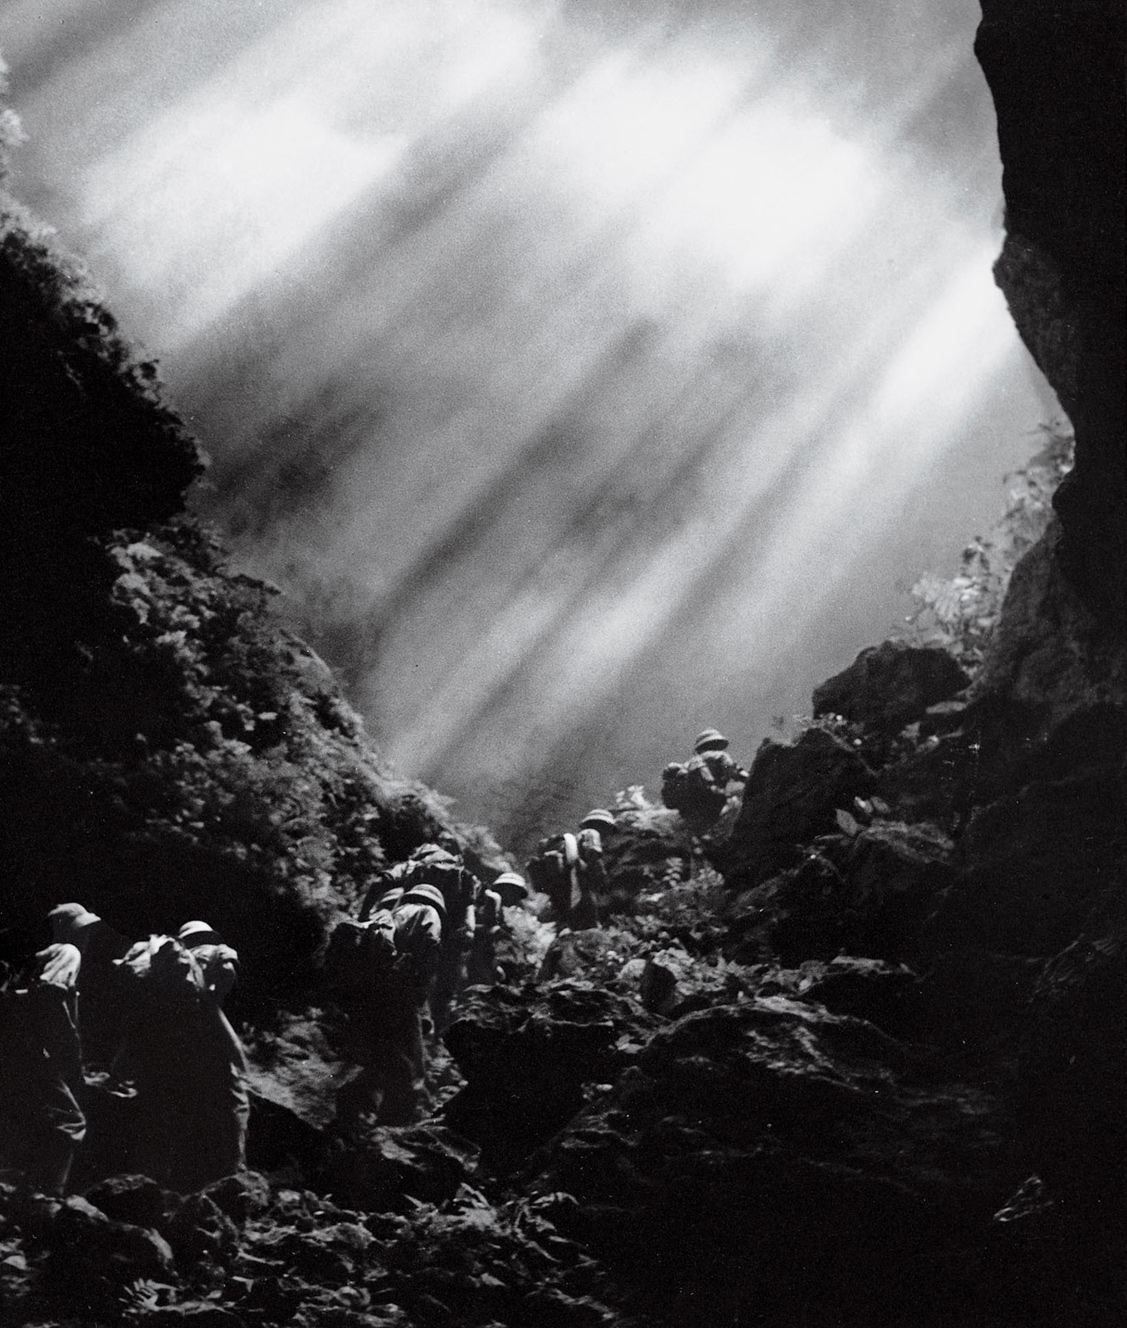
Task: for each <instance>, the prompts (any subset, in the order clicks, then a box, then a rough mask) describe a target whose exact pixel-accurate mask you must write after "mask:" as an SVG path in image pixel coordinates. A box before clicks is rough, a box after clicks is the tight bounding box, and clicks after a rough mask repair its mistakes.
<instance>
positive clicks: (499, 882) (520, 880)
mask: <svg viewBox="0 0 1127 1328" xmlns="http://www.w3.org/2000/svg"><path fill="white" fill-rule="evenodd" d="M490 889H492V890H496V891H497V893H498V894H499V895H500V896H501V902H502V903H503V904H505V905H506V906H507V907H511V906H512V905H513V904H515V903H517V902H518V901H519V900H521V899H527V898H528V882H527V881H526V880H525V879H524V877H523V876H522V875H521V874H520V872H515V871H507V872H502V873H501V875H500V876H498V877H497V879H496V880H495V881H494V882H493V884H492V886H490Z"/></svg>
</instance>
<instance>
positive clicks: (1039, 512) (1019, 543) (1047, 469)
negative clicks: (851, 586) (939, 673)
mask: <svg viewBox="0 0 1127 1328" xmlns="http://www.w3.org/2000/svg"><path fill="white" fill-rule="evenodd" d="M1041 434H1042V443H1043V445H1042V447H1041V449H1040V451H1038V452H1037V453H1036V454H1035V455H1034V456H1033V457H1031V458H1030V460H1029V461H1028V462H1027V463H1026V464H1025V465H1024V466H1022V467H1021V468H1020V469H1019V470H1016V471H1014V472H1013V473H1012V474H1010V475H1007V476H1006V483H1007V485H1008V493H1009V501H1008V505H1007V507H1006V510H1005V512H1004V514H1003V515H1002V517H1001V518H1000V520H999V521H998V522H997V523H996V524H995V525H994V526H993V528H992V529H991V530H990V531H989V532H988V533H987V534H985V535H977V536H975V538H974V539H973V540H971V542H970V543H969V544H968V545H967V547H966V548H965V549H964V550H963V554H962V558H961V560H960V565H959V570H958V572H956V573H955V575H954V576H953V577H949V578H948V577H942V576H939V575H937V574H936V573H934V572H928V573H925V574H924V576H922V577H921V578H920V579H919V580H918V581H917V582H916V584H915V585H914V586H913V587H912V597H913V599H914V600H915V602H916V607H915V608H914V609H913V610H912V612H911V613H910V614H909V615H908V618H907V623H908V628H909V634H910V635H911V636H912V638H913V639H914V640H915V642H916V643H917V644H919V645H929V646H930V645H935V646H942V647H943V648H944V649H946V650H948V651H950V653H951V654H952V655H953V656H954V657H955V658H956V659H957V660H958V661H959V663H961V664H962V665H963V666H964V667H966V668H969V669H971V670H973V669H975V668H977V667H978V665H980V664H981V663H982V659H983V655H984V652H985V650H986V646H987V644H988V643H989V641H990V637H991V634H992V633H993V631H994V628H995V626H996V625H997V622H998V618H999V617H1000V615H1001V612H1002V601H1003V600H1004V599H1005V596H1006V588H1007V587H1008V586H1009V583H1010V575H1011V573H1012V572H1013V569H1014V567H1015V566H1016V565H1017V562H1018V560H1019V559H1020V558H1021V556H1022V555H1023V554H1024V553H1026V552H1027V551H1028V550H1029V549H1031V548H1032V547H1033V545H1034V544H1035V543H1036V542H1037V541H1038V540H1039V539H1040V538H1041V536H1042V535H1043V534H1044V533H1045V529H1046V527H1047V526H1048V524H1049V518H1050V516H1051V515H1052V497H1053V494H1054V493H1055V492H1056V489H1057V486H1058V485H1059V484H1060V482H1061V480H1062V479H1063V478H1064V477H1065V475H1067V474H1068V472H1069V470H1070V469H1071V467H1072V448H1073V437H1072V431H1071V429H1069V428H1068V427H1067V425H1066V424H1065V423H1064V422H1063V421H1057V422H1056V423H1055V424H1045V425H1042V426H1041Z"/></svg>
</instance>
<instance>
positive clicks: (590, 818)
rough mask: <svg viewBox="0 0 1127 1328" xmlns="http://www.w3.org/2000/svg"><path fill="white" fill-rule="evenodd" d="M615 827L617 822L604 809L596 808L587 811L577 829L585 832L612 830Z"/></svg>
mask: <svg viewBox="0 0 1127 1328" xmlns="http://www.w3.org/2000/svg"><path fill="white" fill-rule="evenodd" d="M617 826H618V822H617V821H616V820H615V819H614V817H613V815H612V814H611V813H610V812H608V811H607V809H606V808H605V807H596V808H595V809H594V810H593V811H589V812H588V813H587V815H586V816H585V817H584V818H583V820H582V821H580V822H579V828H580V829H581V830H586V829H588V828H590V829H592V830H614V829H616V828H617Z"/></svg>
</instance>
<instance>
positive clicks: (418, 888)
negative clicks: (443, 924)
mask: <svg viewBox="0 0 1127 1328" xmlns="http://www.w3.org/2000/svg"><path fill="white" fill-rule="evenodd" d="M399 902H400V903H401V904H429V905H430V906H431V908H436V909H437V910H438V911H439V913H441V914H442V916H443V917H445V916H446V900H445V899H443V897H442V891H441V890H440V889H439V888H438V886H437V885H413V886H412V887H411V888H410V890H408V891H407V892H406V894H404V896H403V898H402V899H400V901H399Z"/></svg>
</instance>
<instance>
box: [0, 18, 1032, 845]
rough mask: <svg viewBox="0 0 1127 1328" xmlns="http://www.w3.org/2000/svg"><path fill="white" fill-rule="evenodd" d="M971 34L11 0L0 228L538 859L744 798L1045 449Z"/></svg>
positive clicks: (950, 29) (280, 573) (481, 810)
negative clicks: (160, 388) (703, 796)
mask: <svg viewBox="0 0 1127 1328" xmlns="http://www.w3.org/2000/svg"><path fill="white" fill-rule="evenodd" d="M858 4H859V0H858ZM856 8H857V5H855V6H854V9H856ZM955 8H957V9H960V10H965V15H964V16H963V17H962V19H961V20H960V23H954V22H953V21H948V20H944V21H942V22H940V21H938V20H934V21H933V19H932V18H931V17H930V15H929V10H928V7H927V6H926V5H924V4H923V3H922V0H920V3H915V4H906V5H903V6H899V7H897V6H893V5H892V4H891V0H889V3H887V4H879V3H876V2H875V0H874V2H873V3H869V4H868V5H867V10H868V11H869V12H870V14H871V20H872V25H871V31H872V40H871V43H869V42H868V40H867V39H866V36H865V34H866V33H867V31H868V29H866V28H865V27H864V26H863V25H862V26H861V28H860V29H858V30H859V31H860V32H861V34H862V36H861V38H860V39H858V37H857V32H856V31H854V32H853V33H852V36H850V34H849V32H842V33H838V32H836V31H828V32H826V31H823V30H822V29H821V28H820V27H819V13H821V15H822V17H823V18H824V17H825V15H826V14H833V13H835V12H836V11H835V10H834V9H833V8H832V7H825V6H823V8H822V10H820V11H819V10H818V7H817V6H815V7H814V8H813V9H812V10H811V19H810V23H809V24H808V25H807V27H806V28H805V29H804V28H803V27H802V24H801V23H799V22H798V20H797V19H796V18H794V14H798V15H801V13H802V11H801V10H797V11H793V13H792V10H793V7H792V6H787V5H775V4H773V3H765V4H763V5H760V6H758V7H757V6H755V5H753V4H747V5H740V6H734V5H733V6H727V5H723V4H715V5H710V4H703V5H700V6H697V7H685V8H681V7H679V6H678V5H677V4H676V3H673V0H670V2H669V3H664V4H655V5H654V6H653V7H652V10H649V11H645V13H644V14H643V16H642V17H639V15H638V13H637V12H635V9H634V8H633V7H631V6H629V5H627V4H626V3H625V0H621V2H620V0H590V3H586V4H584V3H558V4H557V3H551V2H550V0H528V3H518V0H464V2H463V3H457V4H455V3H453V2H452V0H409V2H402V3H401V2H400V0H319V2H318V3H314V2H313V0H276V3H274V4H273V5H262V4H259V3H256V0H165V2H164V3H161V4H152V3H148V4H139V5H138V6H137V7H136V11H135V13H134V14H133V15H132V17H131V20H130V21H128V22H125V21H123V19H122V14H121V11H120V10H115V7H114V5H113V4H111V3H110V2H109V0H88V2H87V4H86V5H85V6H80V5H77V4H73V3H71V0H49V2H47V3H43V2H41V0H36V2H34V3H33V2H32V0H16V2H15V3H13V4H11V5H10V6H9V8H8V10H7V12H6V14H5V17H4V19H3V21H2V22H0V45H2V46H3V48H4V49H5V51H6V54H7V58H8V60H9V63H10V64H11V65H12V67H13V96H14V100H15V103H16V107H17V109H18V110H19V112H20V113H21V115H22V116H23V118H24V121H25V125H26V127H27V129H28V131H29V134H30V142H29V144H28V146H27V147H26V148H25V149H23V151H22V153H21V159H20V162H19V163H17V165H18V170H17V174H16V188H17V190H20V191H21V192H22V193H23V194H24V196H25V197H26V198H27V199H28V201H29V202H30V203H31V204H32V205H33V206H35V207H36V208H37V209H38V210H39V211H40V212H41V213H43V214H45V215H46V216H47V218H48V219H49V220H51V221H53V222H55V223H56V224H57V225H58V226H60V228H61V229H62V231H63V234H64V236H65V238H66V239H67V240H68V242H70V243H71V244H72V245H73V246H74V247H76V248H78V249H79V250H80V251H81V252H83V253H85V254H86V255H87V256H88V257H89V258H90V260H91V262H92V264H93V266H94V268H95V271H96V272H97V274H98V275H99V276H100V277H101V278H102V280H103V281H104V282H105V284H106V285H107V287H108V290H109V293H110V298H111V304H112V306H113V307H114V308H115V309H116V310H117V311H118V312H119V314H121V316H122V318H123V322H124V324H125V326H126V328H127V330H130V331H132V332H133V333H134V334H135V335H137V336H139V337H140V338H141V339H142V341H143V342H144V343H145V344H146V346H147V347H148V348H150V349H151V350H153V351H155V352H156V353H157V354H158V355H159V356H160V357H161V358H162V362H163V368H164V373H165V376H166V378H167V379H168V380H169V382H170V384H171V386H172V389H173V393H174V396H176V397H178V398H179V399H180V400H181V401H182V402H183V404H184V406H185V408H186V409H187V410H188V412H189V414H190V416H191V418H192V420H193V423H194V424H195V425H196V427H197V428H198V429H199V430H200V431H201V434H202V436H203V439H204V442H205V444H206V445H207V446H208V448H209V450H210V451H211V452H212V453H213V455H214V456H215V458H216V463H217V464H216V485H215V489H214V491H213V492H212V493H211V494H210V495H209V494H206V493H205V494H204V495H202V497H201V502H202V504H203V506H204V508H205V510H206V511H207V512H208V513H209V514H210V515H211V516H212V517H213V518H214V519H216V520H218V521H219V522H220V523H221V524H222V525H224V526H225V527H226V528H227V529H228V531H229V532H230V534H231V536H232V538H233V539H234V542H235V547H236V550H237V553H238V555H239V558H240V560H241V562H242V563H243V565H245V566H247V567H248V568H250V569H252V570H255V571H258V572H260V573H262V574H264V575H267V576H269V577H270V578H271V579H274V580H276V581H278V582H280V583H281V584H282V585H283V586H284V587H285V588H286V589H287V590H288V591H289V592H290V594H291V596H292V600H293V603H294V605H295V612H297V613H298V615H299V616H301V615H303V614H304V615H305V617H306V618H307V619H310V620H311V630H313V631H314V634H315V636H316V635H317V633H318V631H319V630H320V629H322V628H324V629H325V630H326V632H328V633H329V635H327V636H326V637H325V648H326V649H328V650H330V653H331V634H332V633H333V632H338V633H339V632H344V633H345V635H346V636H348V634H349V633H351V636H349V637H348V639H349V641H352V642H353V643H354V644H353V646H350V647H349V649H350V650H351V651H352V654H351V656H350V658H349V659H348V660H347V661H346V660H344V659H343V658H342V660H341V662H342V663H348V664H349V665H350V679H351V684H352V691H353V695H354V696H355V698H356V699H357V700H358V701H359V702H360V703H361V705H362V706H363V707H364V709H365V711H366V713H367V714H368V716H369V720H370V723H371V725H372V727H373V729H374V731H375V732H376V733H377V735H378V736H379V738H380V739H381V741H382V742H383V744H384V745H385V747H386V749H387V750H388V751H389V753H390V754H391V755H392V757H393V758H394V759H395V760H396V761H397V762H398V763H399V764H400V765H401V766H402V767H403V768H405V769H406V770H408V771H409V772H412V773H420V774H423V775H424V776H427V777H429V778H431V779H432V780H434V781H435V782H436V783H437V784H438V785H439V787H440V788H444V789H448V790H451V791H453V792H455V793H457V794H458V796H459V797H460V798H461V799H462V803H463V805H464V810H465V812H466V813H467V814H468V815H475V816H480V815H484V816H488V817H489V818H490V819H492V820H493V821H494V822H495V823H498V824H501V825H502V826H504V825H505V824H508V823H512V824H514V825H516V826H518V827H519V826H520V825H521V823H522V822H521V813H520V809H519V807H517V806H516V804H517V803H519V801H520V796H521V792H520V791H521V789H522V788H527V786H528V785H529V784H530V783H531V782H535V781H536V780H537V779H539V778H541V777H542V776H543V775H544V771H545V769H546V767H547V766H551V767H553V768H554V769H556V770H557V771H558V772H559V773H558V782H559V785H560V791H559V806H560V808H561V809H567V808H574V807H575V806H578V805H579V804H580V803H583V802H588V801H593V800H599V799H603V798H606V797H608V796H609V795H610V794H611V793H613V791H614V788H615V787H620V786H621V785H622V783H624V782H626V781H627V778H629V781H630V782H637V781H640V780H646V781H648V782H649V783H650V784H651V785H653V784H654V783H655V782H656V770H657V769H659V768H660V764H661V763H662V760H663V759H666V758H668V757H669V756H671V755H673V754H675V753H676V751H677V750H679V748H680V746H682V745H683V744H684V742H685V741H687V740H688V739H689V738H690V737H691V735H692V733H693V732H695V731H696V729H698V728H699V727H701V725H702V724H703V723H705V722H707V723H720V724H721V725H723V726H725V727H729V728H730V729H731V730H732V732H733V736H734V737H735V739H736V743H737V746H738V747H739V748H740V749H741V750H742V751H743V752H744V753H745V754H746V753H747V752H748V749H749V748H750V746H751V745H752V744H753V743H754V742H755V741H757V740H758V737H759V736H760V735H761V734H762V733H763V732H765V731H766V725H767V720H768V718H769V716H770V715H771V714H774V713H778V712H783V713H789V712H791V711H793V710H796V709H802V708H804V706H805V697H806V696H807V695H808V693H809V690H810V688H811V686H812V685H813V684H815V683H816V682H818V681H819V680H820V679H821V678H822V677H824V676H825V675H826V674H827V673H828V672H831V671H833V670H835V669H837V668H839V667H841V666H842V665H844V663H846V662H848V659H849V658H851V657H852V654H853V653H855V651H856V650H857V649H859V648H860V647H861V646H863V645H865V644H868V643H870V641H872V640H874V639H879V637H880V636H882V635H884V634H885V633H886V632H887V630H888V629H889V628H890V627H891V626H892V623H893V620H894V618H895V617H896V616H897V614H898V613H900V612H902V611H903V609H904V608H905V607H906V601H905V600H904V598H903V596H902V595H900V594H899V592H897V590H896V584H897V582H899V583H900V585H901V589H902V588H903V585H904V584H905V583H910V582H911V581H912V580H913V579H914V578H915V577H916V576H917V575H918V574H919V573H920V572H921V571H923V570H925V569H926V568H927V567H929V566H932V565H934V564H935V562H936V560H937V553H939V554H940V556H941V557H945V558H947V559H948V560H949V559H950V556H952V555H953V554H954V553H956V552H957V550H958V548H959V547H960V546H961V544H962V543H964V542H965V541H966V539H967V538H968V537H969V536H970V535H971V534H973V533H974V532H975V531H976V530H977V529H979V528H981V527H982V526H983V525H984V523H985V522H986V521H988V520H989V519H990V517H991V516H992V514H993V513H994V511H995V510H996V509H997V507H998V506H999V501H1000V497H1001V492H1000V485H998V484H997V483H996V481H997V480H1000V478H1001V475H1002V473H1003V472H1004V471H1005V470H1007V469H1009V468H1012V466H1013V465H1015V464H1017V463H1018V462H1019V461H1020V459H1021V458H1022V457H1023V456H1024V455H1025V453H1026V452H1027V451H1028V450H1029V449H1028V444H1027V442H1026V441H1025V439H1024V437H1023V435H1024V434H1025V433H1026V432H1027V431H1028V430H1029V429H1030V428H1031V427H1032V426H1033V425H1034V424H1035V423H1036V422H1037V421H1038V419H1040V418H1041V417H1043V416H1044V415H1045V414H1046V413H1047V410H1046V406H1045V405H1044V404H1043V398H1042V397H1041V396H1039V393H1040V392H1042V391H1043V389H1041V388H1039V387H1038V385H1037V384H1036V382H1035V380H1034V378H1033V376H1032V373H1031V370H1030V368H1029V366H1028V364H1027V361H1026V359H1025V356H1024V352H1023V351H1022V350H1021V349H1020V347H1019V346H1018V343H1017V340H1016V336H1015V334H1014V332H1013V329H1012V326H1011V324H1010V322H1009V319H1008V316H1007V314H1006V312H1005V308H1004V305H1003V302H1002V300H1001V297H1000V296H999V294H998V293H997V291H996V290H995V288H994V286H993V284H992V281H991V277H990V263H991V261H992V258H993V256H994V254H995V253H996V252H997V248H998V243H999V231H998V213H999V201H1000V197H999V190H1000V186H999V181H998V178H997V166H996V160H995V159H994V157H993V156H992V154H993V152H994V149H993V139H992V131H993V124H992V120H991V119H990V116H989V103H988V100H987V98H986V94H985V92H984V90H983V89H982V88H981V87H980V86H979V84H978V83H977V82H976V79H977V73H976V71H975V70H974V69H973V66H972V65H971V60H972V57H971V55H970V42H971V39H972V37H973V25H974V22H975V19H976V12H975V9H974V6H973V5H972V4H971V3H970V0H966V3H963V0H959V3H958V5H956V6H955ZM842 12H843V14H846V15H851V16H854V17H855V14H853V11H852V10H850V9H849V8H848V7H846V8H845V9H844V10H843V11H842ZM960 24H961V26H960ZM913 42H914V43H915V45H913ZM870 44H871V50H870V49H869V46H870ZM968 67H969V69H970V72H968ZM21 79H23V80H24V81H23V82H21ZM975 97H977V98H979V100H980V101H981V109H980V112H979V116H978V120H979V123H978V125H977V128H975V126H974V124H973V122H972V123H971V126H970V128H968V127H967V119H968V117H966V116H960V115H959V114H958V113H957V112H958V110H959V108H958V107H955V106H954V102H955V101H956V100H957V99H959V98H963V99H966V98H971V99H973V98H975ZM944 108H946V109H944ZM939 112H941V113H942V114H946V115H949V116H950V120H951V124H952V126H953V128H952V131H951V133H952V138H951V142H950V147H951V151H950V153H949V154H948V153H947V151H946V147H945V145H944V144H943V142H942V134H940V133H939V131H938V129H936V128H935V127H934V124H933V126H932V132H931V134H930V137H929V134H928V133H927V132H924V131H921V130H920V128H919V126H920V125H921V123H924V122H937V113H939ZM938 118H939V119H941V118H942V115H939V117H938ZM956 134H957V138H956ZM976 134H977V135H978V137H977V138H976V137H975V135H976ZM937 137H938V139H939V140H940V141H939V142H938V145H937V142H936V141H935V140H936V138H937ZM244 364H245V365H247V369H246V371H245V372H240V371H239V366H242V365H244ZM231 366H235V368H234V369H232V367H231ZM545 437H548V438H549V440H550V439H551V438H556V437H558V440H559V441H558V444H553V445H552V446H550V447H546V446H545V445H544V443H543V440H544V439H545ZM326 440H329V441H326ZM695 456H699V458H700V460H699V466H698V467H697V469H696V471H694V470H693V467H692V465H691V463H692V461H693V458H694V457H695ZM295 458H296V459H297V462H300V465H301V466H304V467H306V468H307V469H308V467H309V466H313V471H311V472H309V473H312V474H314V478H315V480H316V483H315V485H314V484H313V481H312V480H311V481H310V482H309V483H310V485H311V486H312V487H311V488H310V490H309V495H308V496H304V497H303V496H301V494H300V493H299V496H298V497H297V498H294V497H293V496H292V494H291V495H290V496H289V497H287V498H286V500H285V502H284V503H283V502H282V500H281V499H280V498H279V496H278V495H279V492H280V490H279V487H278V477H279V476H280V475H282V473H283V470H284V467H285V466H286V465H290V464H291V463H294V462H295ZM311 458H312V460H311ZM686 461H688V462H689V463H690V464H689V466H688V468H686ZM239 467H241V469H237V468H239ZM306 473H307V471H306V470H301V475H303V476H304V475H306ZM233 476H234V477H236V478H232V477H233ZM988 480H989V481H990V483H992V484H993V485H994V487H993V488H992V489H990V490H989V491H988V488H989V486H988V483H987V481H988ZM304 483H305V480H300V481H299V482H297V489H298V490H301V486H302V484H304ZM314 490H315V492H314ZM302 492H303V491H302ZM450 532H453V533H452V534H451V533H450ZM444 541H445V542H444ZM375 620H379V624H380V630H379V634H378V641H376V640H374V639H373V641H371V642H370V647H371V648H370V650H368V649H367V648H366V647H363V645H362V644H361V645H355V640H361V641H362V638H363V637H364V631H365V627H364V624H365V623H368V622H371V621H375ZM345 653H346V654H347V653H348V651H346V652H345ZM358 661H359V662H358ZM608 781H609V783H608Z"/></svg>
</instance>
